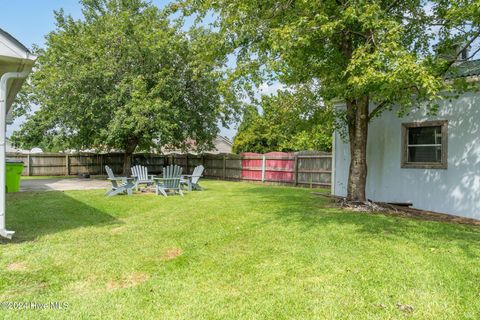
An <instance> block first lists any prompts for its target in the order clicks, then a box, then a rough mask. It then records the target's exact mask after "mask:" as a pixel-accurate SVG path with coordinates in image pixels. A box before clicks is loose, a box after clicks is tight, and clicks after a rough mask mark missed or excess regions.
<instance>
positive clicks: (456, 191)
mask: <svg viewBox="0 0 480 320" xmlns="http://www.w3.org/2000/svg"><path fill="white" fill-rule="evenodd" d="M433 120H448V168H447V169H410V168H401V155H402V133H401V130H402V123H406V122H415V121H433ZM334 141H335V145H334V149H335V157H334V162H335V181H334V187H333V190H334V194H335V195H339V196H346V193H347V179H348V168H349V164H350V156H349V145H348V142H345V141H344V140H342V138H341V137H340V135H339V134H338V132H336V133H335V139H334ZM367 164H368V177H367V197H368V198H369V199H371V200H374V201H384V202H411V203H412V204H413V207H414V208H418V209H423V210H431V211H437V212H444V213H450V214H455V215H459V216H464V217H470V218H476V219H480V95H479V94H478V93H477V94H474V93H467V94H464V95H462V96H460V98H459V99H456V100H453V101H452V102H449V101H443V102H442V103H441V106H440V110H439V112H438V114H437V115H435V116H428V115H427V114H426V112H425V110H421V109H417V110H415V111H412V112H411V113H410V114H409V115H408V116H406V117H403V118H398V117H397V116H396V113H395V112H390V111H387V112H385V113H384V114H383V115H382V116H381V118H378V119H375V120H373V122H372V123H371V124H370V127H369V134H368V146H367Z"/></svg>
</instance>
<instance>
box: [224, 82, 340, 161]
mask: <svg viewBox="0 0 480 320" xmlns="http://www.w3.org/2000/svg"><path fill="white" fill-rule="evenodd" d="M314 88H315V87H312V86H300V87H296V88H291V89H289V90H280V91H278V92H277V93H276V94H274V95H264V96H262V98H261V100H260V101H259V103H258V105H251V106H250V107H249V108H247V109H246V110H245V112H244V115H243V119H242V122H241V124H240V125H239V127H238V131H237V134H236V135H235V138H234V139H233V147H232V149H233V152H260V153H264V152H269V151H302V150H322V151H330V150H331V148H332V132H333V124H334V122H333V112H332V108H331V107H330V106H326V105H325V104H324V103H323V101H322V99H321V98H320V97H319V96H318V94H317V93H316V90H312V89H314Z"/></svg>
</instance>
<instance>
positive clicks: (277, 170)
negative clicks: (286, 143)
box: [265, 152, 295, 182]
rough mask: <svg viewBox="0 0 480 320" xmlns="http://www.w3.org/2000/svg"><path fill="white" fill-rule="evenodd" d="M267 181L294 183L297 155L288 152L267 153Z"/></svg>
mask: <svg viewBox="0 0 480 320" xmlns="http://www.w3.org/2000/svg"><path fill="white" fill-rule="evenodd" d="M265 158H266V166H265V181H278V182H293V181H294V180H295V177H294V169H295V168H294V166H295V154H294V153H287V152H269V153H265Z"/></svg>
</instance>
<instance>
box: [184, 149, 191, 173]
mask: <svg viewBox="0 0 480 320" xmlns="http://www.w3.org/2000/svg"><path fill="white" fill-rule="evenodd" d="M185 169H186V171H187V174H189V173H190V171H188V152H187V153H185Z"/></svg>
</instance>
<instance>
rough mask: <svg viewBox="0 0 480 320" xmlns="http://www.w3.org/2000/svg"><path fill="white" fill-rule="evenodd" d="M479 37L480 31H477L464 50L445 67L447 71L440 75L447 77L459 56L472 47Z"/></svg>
mask: <svg viewBox="0 0 480 320" xmlns="http://www.w3.org/2000/svg"><path fill="white" fill-rule="evenodd" d="M478 37H480V30H479V31H477V32H476V33H475V34H474V35H473V37H472V38H471V39H470V40H469V41H467V43H466V44H465V45H464V46H463V48H462V49H461V50H459V52H458V53H457V54H456V55H455V57H454V58H453V59H452V60H451V61H449V62H448V64H447V66H446V67H445V69H444V70H443V71H442V73H441V74H440V75H445V74H446V73H447V72H448V70H449V69H450V68H451V67H452V66H453V64H454V63H455V62H456V61H457V58H458V56H459V55H460V54H461V53H462V51H463V50H465V49H467V48H468V47H470V46H471V45H472V43H473V42H474V41H475V40H477V39H478Z"/></svg>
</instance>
